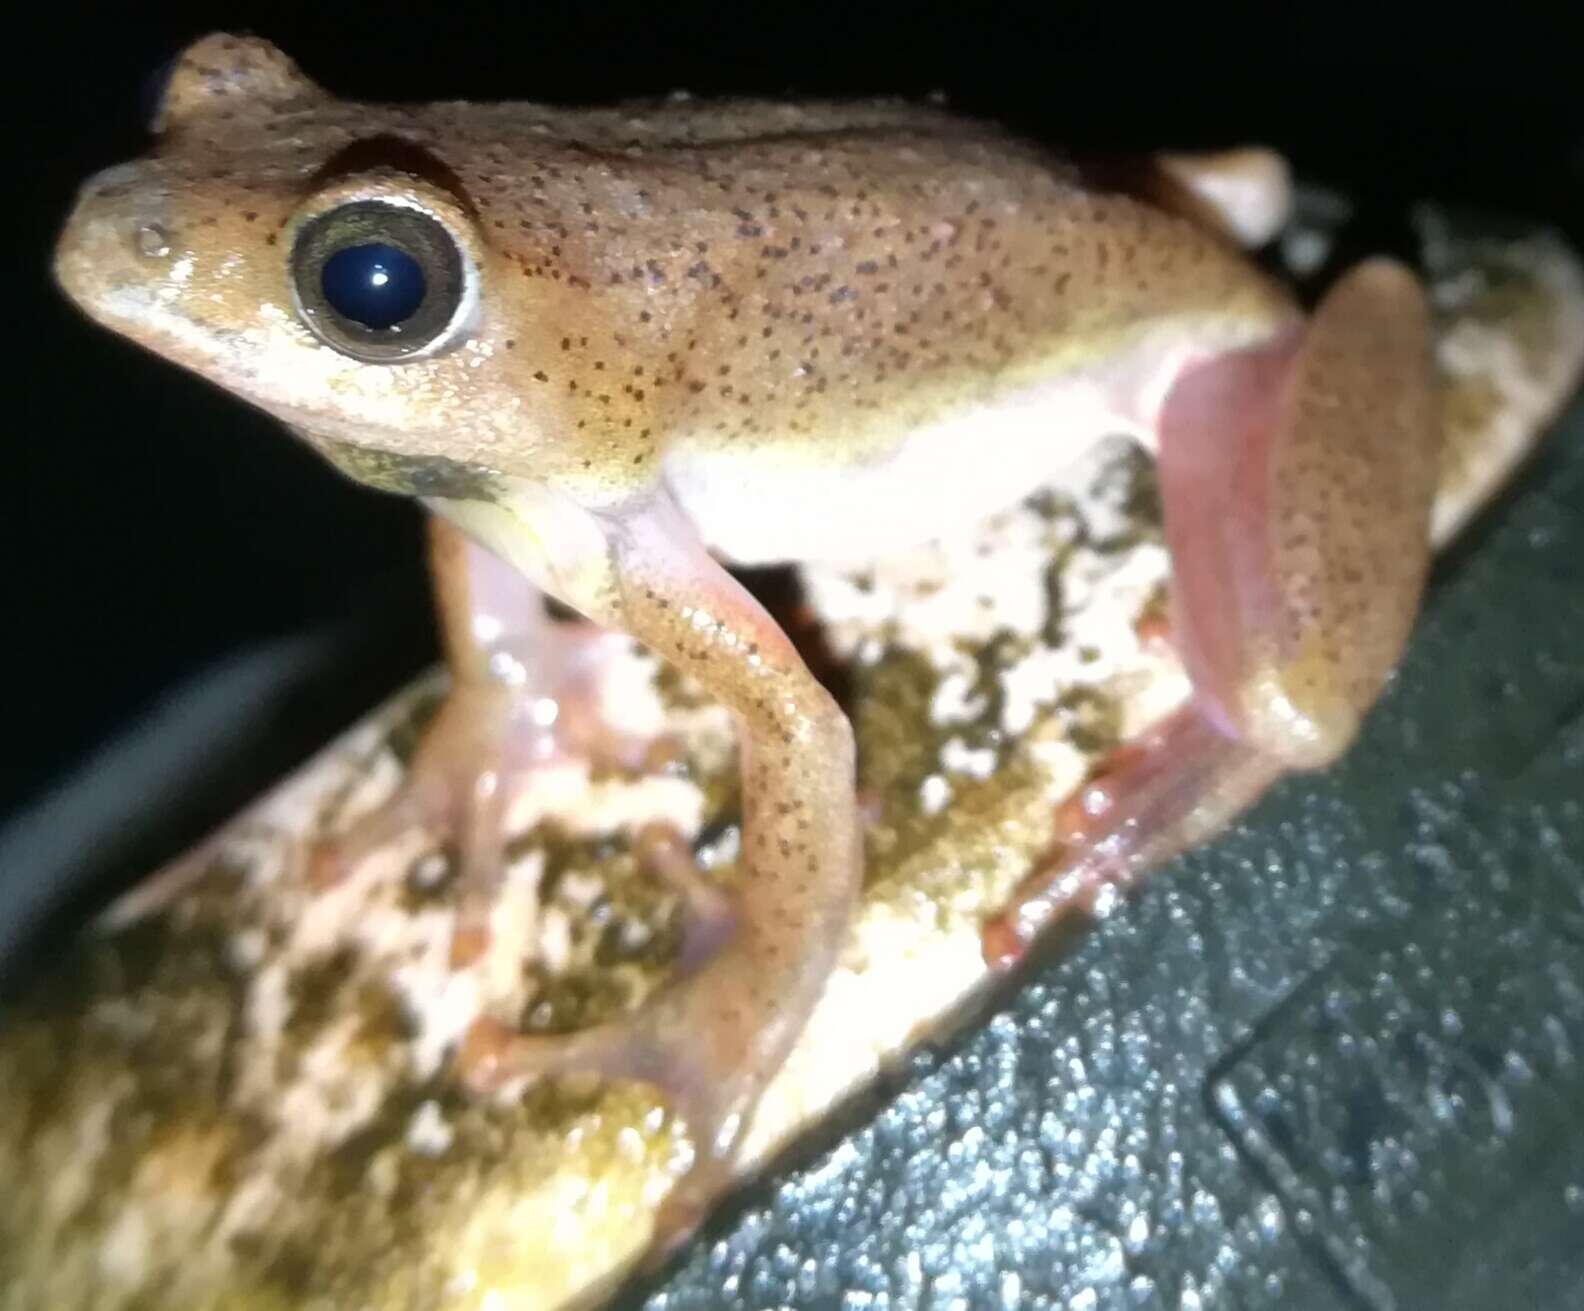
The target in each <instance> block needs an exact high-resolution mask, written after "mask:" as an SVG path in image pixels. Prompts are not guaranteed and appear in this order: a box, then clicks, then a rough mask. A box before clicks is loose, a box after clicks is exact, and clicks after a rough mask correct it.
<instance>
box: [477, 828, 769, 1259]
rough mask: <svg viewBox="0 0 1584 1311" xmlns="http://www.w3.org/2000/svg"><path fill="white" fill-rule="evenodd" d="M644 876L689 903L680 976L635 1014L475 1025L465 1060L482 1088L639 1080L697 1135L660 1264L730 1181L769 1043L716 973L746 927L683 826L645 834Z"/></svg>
mask: <svg viewBox="0 0 1584 1311" xmlns="http://www.w3.org/2000/svg"><path fill="white" fill-rule="evenodd" d="M638 851H639V855H640V858H641V859H642V861H643V864H644V866H645V868H647V869H650V870H652V871H653V872H655V873H656V874H657V875H658V876H660V877H661V878H662V879H664V880H665V881H666V882H667V883H668V884H670V885H671V886H672V887H673V888H675V889H676V891H677V892H678V893H680V895H681V897H682V915H683V933H682V948H681V952H680V957H679V960H678V964H677V968H678V970H679V971H680V977H678V978H677V979H675V980H674V981H672V982H670V983H669V984H668V985H666V986H665V987H664V988H663V990H662V991H661V992H659V993H657V994H655V995H654V996H653V997H652V998H650V1000H649V1001H647V1002H646V1003H645V1004H643V1005H642V1006H640V1007H639V1008H638V1009H636V1010H634V1011H633V1012H631V1013H630V1014H627V1015H624V1016H622V1017H620V1018H618V1019H615V1020H611V1021H608V1022H606V1023H604V1024H601V1025H597V1026H595V1027H593V1028H590V1029H585V1030H582V1031H579V1032H576V1033H565V1034H525V1033H519V1032H517V1031H516V1030H514V1029H512V1028H510V1027H509V1026H507V1025H505V1024H502V1023H500V1022H499V1021H498V1020H494V1019H490V1018H487V1017H486V1018H481V1019H478V1020H475V1021H474V1023H473V1025H472V1026H471V1028H470V1029H469V1030H468V1032H467V1035H466V1037H465V1038H464V1039H463V1042H462V1047H461V1049H460V1051H459V1052H458V1054H457V1070H458V1073H459V1074H460V1076H461V1078H462V1080H463V1082H464V1083H465V1084H466V1085H467V1086H468V1087H469V1088H470V1089H472V1090H473V1091H475V1092H480V1093H489V1092H494V1091H497V1090H499V1089H501V1088H503V1087H506V1086H507V1085H512V1084H532V1083H538V1082H540V1081H541V1080H544V1079H552V1078H559V1077H563V1076H578V1075H582V1076H592V1077H595V1078H598V1079H600V1080H602V1081H604V1080H618V1081H637V1082H642V1083H646V1084H648V1085H650V1086H651V1087H654V1088H656V1089H658V1090H659V1091H660V1092H661V1093H662V1094H663V1095H664V1096H665V1098H666V1102H667V1105H668V1106H669V1107H670V1108H671V1110H672V1112H673V1113H674V1114H675V1115H677V1116H679V1117H680V1118H681V1120H682V1122H683V1123H684V1124H685V1125H686V1127H687V1133H688V1137H689V1140H690V1141H691V1142H692V1144H693V1153H694V1155H693V1160H692V1162H691V1163H690V1164H689V1166H688V1168H687V1170H686V1171H685V1173H684V1174H683V1175H682V1176H681V1177H680V1178H679V1179H678V1180H677V1181H676V1182H675V1184H674V1185H673V1186H672V1188H671V1191H670V1192H669V1193H668V1194H667V1195H666V1198H665V1201H664V1203H663V1204H662V1206H661V1208H660V1210H659V1212H658V1214H657V1216H656V1219H655V1229H654V1235H653V1239H652V1246H651V1260H652V1261H658V1260H661V1259H663V1258H664V1257H665V1256H666V1255H667V1254H669V1253H670V1252H672V1251H674V1250H675V1249H676V1247H677V1246H679V1245H680V1244H681V1243H683V1242H685V1241H686V1240H687V1239H688V1238H689V1237H690V1236H691V1235H692V1234H693V1232H694V1231H695V1230H696V1229H697V1228H698V1226H699V1224H700V1223H701V1222H702V1221H703V1219H704V1217H705V1216H706V1215H707V1214H708V1212H709V1209H710V1207H711V1206H712V1204H713V1203H714V1201H715V1200H716V1199H717V1198H718V1197H719V1196H720V1194H721V1193H722V1192H724V1191H725V1190H726V1188H727V1187H728V1186H729V1185H730V1183H731V1180H732V1163H733V1160H734V1158H735V1156H736V1151H737V1147H738V1145H739V1143H740V1141H741V1139H742V1135H743V1132H744V1131H745V1129H746V1127H747V1122H748V1116H749V1114H750V1112H751V1111H752V1108H753V1105H754V1102H755V1101H756V1100H757V1097H758V1093H759V1088H760V1084H761V1082H762V1080H761V1078H760V1077H758V1076H756V1075H755V1073H754V1070H755V1068H756V1065H755V1062H754V1055H755V1053H756V1050H757V1047H758V1043H759V1042H760V1041H761V1038H760V1036H759V1035H756V1034H755V1033H754V1032H753V1029H752V1027H751V1026H752V1023H753V1021H752V1020H751V1019H750V1017H749V1016H748V1015H747V1014H746V1013H744V1014H743V1015H742V1016H741V1019H742V1021H743V1022H742V1023H738V1022H736V1020H737V1018H738V1017H737V1016H735V1015H733V1014H732V1010H733V1008H732V1003H731V999H730V994H726V995H723V994H722V987H723V984H725V983H726V982H727V981H725V980H722V979H719V978H717V977H715V976H716V974H717V973H719V971H712V970H711V969H709V968H708V966H709V962H711V961H712V960H713V961H719V960H720V959H721V957H722V956H725V955H730V954H731V953H730V952H723V950H722V949H723V948H724V947H725V946H726V944H727V943H728V942H729V941H731V940H732V938H733V937H734V936H735V935H736V934H737V933H738V931H739V930H740V928H741V923H740V917H739V915H738V912H737V908H736V906H735V905H734V903H733V901H732V899H731V898H729V897H728V896H727V895H726V894H725V893H723V892H721V891H720V890H719V889H718V888H716V887H715V886H714V885H713V884H711V883H710V882H708V881H707V880H706V879H705V878H704V877H703V876H702V875H701V874H700V873H699V871H698V869H697V867H696V866H695V865H694V863H693V859H692V853H691V852H690V851H689V850H688V848H687V845H686V843H685V842H683V841H682V839H681V837H680V835H678V834H677V833H676V832H675V831H674V830H672V829H669V828H667V827H663V826H658V825H651V826H649V827H648V828H646V829H645V830H644V831H643V832H642V833H640V835H639V837H638Z"/></svg>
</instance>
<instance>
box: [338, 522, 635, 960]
mask: <svg viewBox="0 0 1584 1311" xmlns="http://www.w3.org/2000/svg"><path fill="white" fill-rule="evenodd" d="M429 533H430V563H431V570H432V573H433V577H434V584H435V591H436V597H437V602H438V610H439V616H440V627H441V634H442V640H443V644H444V647H445V653H446V657H447V661H448V664H449V666H450V671H451V687H450V689H449V690H448V692H447V694H446V696H445V699H444V700H443V702H442V703H441V705H440V708H439V709H438V710H437V711H436V712H435V715H434V718H433V719H432V720H431V721H430V722H429V724H428V725H427V726H426V727H425V730H424V732H423V735H422V737H421V739H420V741H419V744H418V747H417V750H416V751H415V752H414V755H413V759H412V761H411V763H410V765H409V767H408V769H407V772H406V775H405V777H404V779H403V781H402V783H401V785H400V787H399V788H398V790H397V791H396V793H395V794H394V795H393V796H392V797H391V798H389V799H388V800H387V801H386V802H384V803H383V804H382V805H380V806H378V807H376V808H375V809H374V810H372V811H370V812H369V813H367V814H365V815H363V816H361V817H360V818H359V819H358V820H356V821H355V822H354V823H353V824H352V825H351V826H350V827H349V828H347V829H345V830H343V831H342V832H339V833H335V834H333V835H330V836H328V837H326V838H323V839H321V840H320V841H319V842H318V843H317V844H316V846H315V848H314V849H313V851H312V853H311V855H310V868H309V878H310V880H311V881H312V882H313V883H314V884H315V885H317V886H319V887H326V886H329V885H332V884H334V883H336V882H338V881H340V880H341V879H343V878H345V877H346V876H347V874H349V873H350V872H351V871H352V870H353V869H354V868H355V867H356V866H357V864H358V863H359V862H360V861H362V860H363V859H364V858H365V857H367V856H369V855H370V854H372V853H373V852H374V851H376V850H378V849H379V848H381V847H383V846H385V845H387V844H389V843H390V842H392V841H394V840H395V839H397V838H399V837H401V836H402V835H403V834H404V833H406V832H408V831H410V830H412V829H414V828H426V829H429V830H431V831H433V832H436V833H437V834H440V835H442V836H444V837H445V838H447V839H449V845H450V849H451V852H452V855H453V858H454V860H455V862H456V867H457V879H458V883H459V886H460V890H461V902H460V907H459V910H458V917H457V923H456V928H455V930H454V932H453V935H452V959H453V963H454V964H457V965H462V964H466V963H468V962H469V961H471V960H473V959H475V958H476V957H477V956H478V955H479V953H480V952H481V951H482V950H483V949H484V947H485V946H486V945H487V943H488V929H487V924H488V916H489V910H490V907H491V905H492V904H493V902H494V897H495V893H496V891H497V888H498V884H499V878H500V874H501V871H502V865H503V859H504V854H505V843H506V838H507V833H506V823H507V818H508V816H507V813H506V812H507V808H508V806H509V804H510V802H511V800H512V797H513V794H514V789H515V787H516V786H517V785H519V784H520V783H521V782H522V780H523V778H524V777H525V776H526V775H527V774H528V773H529V772H530V771H532V770H534V769H538V768H542V767H544V766H546V765H549V764H553V763H556V762H558V761H562V760H566V759H569V758H570V759H590V760H592V761H594V762H596V763H599V764H603V765H610V766H615V767H619V768H624V769H631V770H639V769H642V768H644V767H645V766H646V765H648V764H650V763H651V762H652V759H653V757H654V754H655V752H656V749H657V744H654V743H651V742H650V741H648V740H647V739H643V738H638V737H635V736H633V735H629V734H623V733H620V732H617V731H615V730H613V729H611V728H610V727H608V726H607V725H606V724H605V723H604V722H603V721H602V719H601V718H600V715H599V713H598V710H599V708H598V705H597V703H596V695H595V689H596V683H597V679H598V675H599V671H600V668H601V665H602V663H603V661H604V659H605V658H606V656H607V654H608V651H609V649H610V648H609V646H608V643H609V642H611V641H612V640H613V639H611V638H610V637H608V636H606V635H604V634H601V633H600V632H598V630H596V629H593V628H592V627H591V626H588V625H578V624H563V623H556V622H554V621H552V620H551V619H550V618H549V616H548V615H547V614H546V613H545V608H544V600H543V597H542V595H541V594H540V592H539V590H538V589H537V588H536V587H534V585H533V584H532V583H531V582H529V581H528V579H526V578H525V577H524V576H523V575H522V574H521V573H519V572H518V571H517V570H516V569H514V568H512V567H511V566H509V565H507V564H505V563H503V562H502V561H500V560H499V559H497V558H496V557H495V556H493V555H491V554H490V553H489V552H488V551H486V550H484V549H483V548H482V547H480V546H478V545H476V544H475V543H473V542H471V541H469V540H468V539H467V538H466V537H464V536H463V535H462V534H461V532H459V531H458V530H457V529H456V528H455V527H453V526H451V525H450V524H448V523H447V522H445V521H444V520H442V519H440V518H438V517H436V518H432V519H431V520H430V526H429ZM615 640H620V639H615Z"/></svg>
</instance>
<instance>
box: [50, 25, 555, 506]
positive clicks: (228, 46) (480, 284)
mask: <svg viewBox="0 0 1584 1311" xmlns="http://www.w3.org/2000/svg"><path fill="white" fill-rule="evenodd" d="M153 127H154V132H155V135H156V137H157V141H156V148H155V150H154V152H153V153H152V154H151V155H149V156H148V157H147V158H145V159H142V160H139V161H136V162H134V163H130V164H124V165H120V166H118V167H115V168H111V169H108V170H106V171H105V172H103V173H101V174H99V175H98V176H97V177H95V178H93V179H91V180H90V181H89V182H88V183H87V184H86V185H85V186H84V187H83V189H82V191H81V193H80V195H79V197H78V199H77V203H76V206H75V208H74V210H73V212H72V214H71V217H70V219H69V221H68V222H67V225H66V228H65V231H64V232H63V234H62V236H61V238H60V243H59V247H58V249H57V253H56V260H55V273H56V277H57V279H58V281H59V283H60V285H61V286H62V288H63V289H64V290H65V291H66V293H67V294H68V295H69V296H70V297H71V298H72V300H74V301H75V302H76V303H77V304H78V305H79V306H80V307H81V308H82V309H83V310H84V311H85V312H86V313H87V314H88V315H89V316H90V317H92V318H93V319H95V320H97V321H98V322H100V323H102V324H104V325H105V326H107V327H109V328H111V329H112V330H114V331H116V332H119V333H121V334H123V335H124V336H126V337H128V338H130V339H132V340H133V341H136V342H138V343H140V344H141V345H143V346H145V347H148V348H149V349H151V350H154V351H155V352H157V353H159V354H160V355H163V356H165V357H167V358H169V359H171V360H173V361H175V362H176V363H178V364H180V365H183V366H185V367H186V368H189V369H192V370H194V371H195V372H197V373H199V374H201V375H202V376H204V377H206V378H208V379H210V380H211V381H213V382H215V383H218V384H219V385H221V386H223V387H225V388H227V389H228V390H230V391H232V392H234V393H236V394H237V395H239V396H241V397H242V398H244V399H245V400H248V401H250V402H252V403H253V404H255V405H258V406H260V407H261V408H263V409H265V410H267V411H269V412H270V413H272V414H274V415H276V416H277V417H279V418H280V419H282V420H284V421H285V422H286V423H288V424H289V425H291V426H292V427H293V428H294V429H297V430H298V431H299V432H302V433H303V434H305V435H307V436H308V437H309V439H310V440H312V441H314V442H315V443H316V444H317V445H320V446H321V447H323V448H324V449H325V450H326V451H327V453H329V454H331V455H332V457H333V458H336V459H337V462H338V463H340V464H342V465H343V467H347V468H349V469H350V470H351V471H353V472H354V473H355V474H357V475H358V476H364V475H365V474H366V473H367V471H368V470H369V469H371V468H378V469H380V470H383V471H385V475H388V474H389V471H390V470H391V469H393V468H399V467H405V465H406V464H408V463H413V462H419V463H421V462H423V461H430V462H434V463H436V464H437V466H445V465H455V466H456V467H457V468H459V469H471V470H473V471H475V472H477V471H479V470H488V469H494V468H505V467H511V468H513V469H514V470H516V471H518V472H530V470H528V469H524V468H523V464H524V461H525V460H530V461H531V460H532V458H533V456H534V455H535V451H536V448H537V447H538V446H539V444H540V443H539V441H538V436H537V431H538V430H540V429H542V428H544V427H546V426H549V423H550V421H549V417H548V416H547V415H546V414H545V412H544V410H543V408H542V402H539V403H538V404H539V405H540V407H541V408H539V409H534V404H535V402H534V401H533V393H532V385H531V384H530V383H528V382H527V381H526V380H527V379H531V377H532V375H533V372H534V369H535V365H534V363H533V360H534V357H535V351H536V347H538V346H539V345H540V343H539V342H536V341H535V340H534V339H533V338H534V334H535V319H536V318H537V316H536V315H534V314H533V313H531V312H529V313H525V312H524V309H525V307H524V305H523V304H521V303H520V301H521V298H522V292H521V291H520V290H518V288H517V287H516V286H513V287H511V288H510V289H509V290H506V291H505V292H503V294H501V295H497V296H496V297H494V299H493V302H492V301H491V298H490V297H489V295H488V292H489V289H490V288H491V287H492V286H501V285H502V284H504V283H506V282H508V281H511V282H514V283H520V282H521V279H511V280H508V279H505V278H503V277H501V276H500V269H501V266H502V264H503V256H502V254H501V252H500V251H498V250H497V249H493V248H492V247H491V245H490V243H489V242H487V241H486V240H485V239H484V236H483V233H482V226H483V225H482V224H481V222H480V220H479V215H478V210H477V207H476V205H475V204H474V202H473V201H472V200H471V199H470V197H469V195H468V192H467V188H466V185H465V184H464V182H463V181H462V179H461V177H460V176H459V175H458V173H457V172H456V171H455V170H454V169H453V168H452V167H451V166H450V165H449V164H448V163H447V162H446V161H445V159H444V158H442V157H441V155H440V154H438V153H437V151H436V150H435V148H434V146H433V143H434V141H435V140H437V139H439V138H441V137H442V136H443V134H440V133H436V132H435V131H434V130H433V128H432V126H431V127H429V128H427V129H426V127H425V121H424V119H423V118H422V111H419V110H411V109H404V108H401V107H395V106H383V105H358V104H351V103H347V102H343V101H339V100H336V99H335V98H334V97H332V96H330V95H329V94H327V93H326V92H325V91H323V90H322V89H320V88H319V87H318V86H316V85H315V84H314V83H313V82H311V81H310V80H309V79H308V78H306V77H305V76H303V74H302V73H301V72H300V71H299V70H298V69H297V67H296V66H295V65H294V64H293V63H292V62H291V61H290V60H289V59H287V58H286V56H285V55H283V54H282V53H281V52H280V51H278V50H277V49H275V48H274V47H273V46H271V45H269V44H268V43H267V42H264V41H260V40H256V39H252V38H241V37H229V36H211V37H206V38H204V39H203V40H201V41H199V42H197V43H196V44H195V45H193V46H191V47H190V48H189V49H188V50H186V51H185V53H184V54H183V55H182V56H181V57H180V59H179V60H178V61H177V62H176V64H175V65H174V67H173V71H172V72H171V75H170V78H169V82H168V85H167V87H166V90H165V93H164V96H163V101H162V103H161V105H160V108H159V110H158V112H157V115H156V117H155V121H154V125H153ZM514 257H516V258H520V252H519V253H518V254H517V255H516V256H514ZM538 331H539V333H540V335H541V336H546V335H547V334H548V332H549V328H548V327H544V326H542V325H541V326H540V327H539V329H538ZM546 348H547V349H548V348H549V347H548V346H546ZM349 455H350V456H351V457H352V458H345V457H347V456H349ZM368 480H369V481H379V480H380V479H378V478H375V477H369V478H368ZM384 480H385V483H386V485H389V484H390V482H391V479H390V478H389V477H388V476H385V479H384ZM406 490H417V489H416V488H413V489H406ZM430 490H433V489H432V488H431V489H430Z"/></svg>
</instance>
